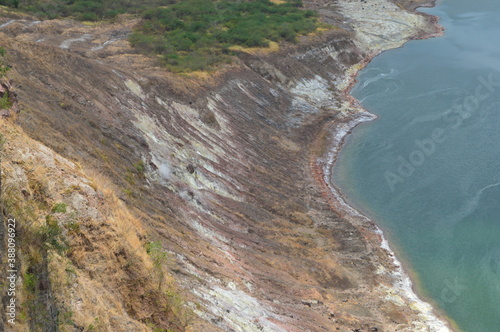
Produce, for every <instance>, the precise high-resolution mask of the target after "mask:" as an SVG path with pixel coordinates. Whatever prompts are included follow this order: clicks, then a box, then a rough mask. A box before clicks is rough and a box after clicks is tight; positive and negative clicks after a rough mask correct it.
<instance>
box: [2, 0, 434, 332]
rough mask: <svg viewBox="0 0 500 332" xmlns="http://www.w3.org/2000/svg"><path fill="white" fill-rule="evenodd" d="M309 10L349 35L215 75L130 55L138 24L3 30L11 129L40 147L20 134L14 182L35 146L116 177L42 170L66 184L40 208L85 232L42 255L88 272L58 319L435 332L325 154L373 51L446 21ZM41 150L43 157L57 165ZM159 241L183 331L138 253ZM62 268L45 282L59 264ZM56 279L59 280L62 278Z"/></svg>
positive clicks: (29, 24)
mask: <svg viewBox="0 0 500 332" xmlns="http://www.w3.org/2000/svg"><path fill="white" fill-rule="evenodd" d="M404 5H406V6H409V7H411V6H415V4H414V3H413V2H406V3H404ZM308 6H309V7H311V8H314V9H317V10H318V11H319V12H320V13H321V15H322V16H323V18H324V20H325V21H326V22H329V23H331V24H333V25H335V26H337V27H338V28H336V29H333V30H331V31H325V32H323V34H321V35H316V36H309V37H304V38H303V40H302V42H301V44H300V45H298V46H297V45H282V47H281V49H280V50H279V52H277V53H270V54H266V53H265V52H262V53H258V52H257V53H255V52H252V53H242V54H241V55H240V57H239V61H238V62H237V63H235V64H233V65H228V66H227V67H225V68H224V69H223V70H221V71H220V72H218V73H217V74H213V75H206V74H203V73H195V74H192V75H184V76H179V75H173V74H169V73H167V72H165V71H163V70H161V69H159V68H158V67H156V66H155V65H156V63H155V60H154V59H150V58H149V59H148V58H145V57H143V56H140V55H137V54H135V52H134V51H133V50H132V49H131V48H130V46H129V45H128V43H127V42H126V36H127V35H128V33H129V32H130V30H131V28H132V26H133V25H134V24H135V23H136V22H134V21H128V20H126V19H124V21H123V22H119V23H115V24H113V25H101V26H85V25H82V24H79V23H76V22H72V21H57V20H55V21H43V22H36V21H33V20H32V19H30V18H19V17H18V18H14V20H13V21H10V20H9V19H8V18H5V19H4V21H5V23H8V24H7V25H5V23H4V24H0V26H2V28H0V40H2V43H3V45H4V46H5V47H6V49H7V50H8V52H9V63H11V64H12V65H13V67H14V68H13V70H12V72H11V74H10V76H11V77H12V79H13V81H14V84H15V87H16V91H17V94H18V100H19V108H20V110H21V112H20V114H19V115H18V117H17V123H18V125H19V126H20V127H21V128H22V130H23V131H24V132H25V133H26V134H27V135H28V136H29V137H30V138H26V137H25V136H24V135H21V136H20V137H22V139H21V138H20V137H19V136H16V135H15V134H14V133H12V134H10V135H9V137H10V138H9V140H8V141H7V142H12V143H9V144H13V145H12V146H11V147H10V148H9V145H7V147H6V150H5V151H6V152H5V153H7V155H8V157H7V160H10V161H8V162H7V167H6V168H5V169H6V171H4V173H3V174H4V177H5V179H4V182H8V181H9V179H10V181H13V179H17V178H18V177H17V175H14V174H19V173H22V172H26V170H24V171H22V170H20V169H17V170H16V168H15V165H16V162H15V161H16V159H19V158H20V157H19V156H17V155H16V153H17V151H23V149H24V148H25V147H26V148H27V147H30V148H31V149H34V150H36V151H38V150H40V151H46V153H45V154H50V155H51V159H49V160H56V159H58V158H64V160H65V161H64V163H65V164H67V163H69V164H67V165H73V164H71V163H73V162H76V163H79V164H81V165H82V167H83V169H88V168H92V169H95V170H97V171H98V172H100V173H102V174H104V176H105V177H106V178H109V179H110V181H111V182H112V183H113V184H112V185H111V184H110V185H109V186H106V188H107V189H106V190H104V189H102V188H100V183H99V181H98V180H94V183H95V187H96V188H92V186H90V185H89V184H88V183H87V186H85V183H86V182H85V181H86V180H85V178H86V176H85V175H83V174H82V173H81V171H79V170H78V167H76V166H74V167H73V166H64V167H63V168H64V169H65V172H69V173H70V174H74V175H76V179H79V180H78V182H77V183H73V182H72V181H73V180H71V181H70V179H71V176H69V177H66V176H62V175H61V174H60V172H59V171H57V172H56V171H55V170H54V171H47V170H41V171H39V172H40V173H42V174H51V175H52V176H54V179H59V183H58V184H57V185H56V184H51V185H49V186H48V187H49V188H50V190H49V194H48V195H49V197H48V198H47V201H48V203H46V204H47V207H46V208H45V210H43V211H42V212H40V213H39V215H44V214H51V212H50V211H51V210H50V208H52V204H57V203H58V202H62V203H64V204H66V205H67V206H68V209H69V211H73V210H74V211H77V212H78V213H77V217H76V218H77V219H78V223H79V224H80V225H81V226H80V231H79V234H78V236H72V235H71V234H69V233H68V235H66V237H67V241H68V242H69V244H68V245H69V247H70V248H74V249H72V250H71V249H70V253H61V254H60V255H59V256H58V257H57V258H54V259H53V260H50V259H49V260H48V261H49V262H59V260H62V261H63V262H67V264H71V265H73V266H74V269H75V271H76V275H77V276H78V278H80V280H78V281H77V282H73V284H72V285H68V284H66V285H64V283H63V285H59V286H60V287H62V288H63V289H65V291H63V290H61V291H59V292H58V294H59V295H58V296H56V297H58V298H56V299H54V300H53V301H51V302H50V305H53V306H54V307H56V308H57V311H59V317H62V313H64V312H74V313H75V314H74V316H73V317H72V318H71V320H72V321H71V323H73V324H67V322H66V323H65V324H61V325H66V327H65V328H71V326H73V328H74V329H77V328H79V327H82V328H87V329H88V326H89V325H88V324H93V325H97V323H95V322H94V323H92V322H89V319H90V318H92V319H94V320H95V318H96V317H97V318H98V319H97V321H98V323H99V324H100V325H99V326H100V327H99V328H100V329H102V330H108V331H141V330H143V329H149V328H151V326H152V324H153V325H155V326H158V327H161V328H165V329H166V328H174V329H177V330H183V329H186V328H187V329H191V330H193V331H200V330H202V329H205V330H208V331H217V330H224V331H335V330H340V331H351V330H353V329H360V330H365V331H368V330H370V329H371V330H372V331H377V330H378V331H419V330H422V331H426V330H428V324H429V320H432V319H433V318H432V317H431V314H430V313H429V312H428V310H429V309H428V308H426V307H425V308H422V307H419V306H416V305H413V306H411V305H410V302H411V300H410V299H408V298H405V297H404V296H403V295H401V294H399V293H397V292H396V291H395V290H394V289H392V284H393V282H394V279H393V277H392V275H391V274H390V273H388V272H387V271H390V270H391V269H392V268H393V266H392V260H391V257H390V254H389V253H388V252H387V251H385V250H384V249H382V248H381V247H380V238H379V236H378V235H377V234H376V233H374V227H373V225H369V224H366V225H365V224H355V223H353V222H350V221H348V220H346V219H343V218H341V217H340V216H339V214H338V213H337V212H335V211H334V208H335V205H334V204H333V203H332V201H333V198H332V196H331V193H330V192H329V188H328V187H327V186H326V185H325V183H324V181H323V178H322V173H323V169H322V162H323V160H324V158H322V157H325V158H326V156H327V155H328V152H329V144H330V143H331V139H332V138H331V137H330V134H329V133H330V131H329V129H328V128H330V127H329V126H331V125H332V124H339V123H342V122H345V121H348V119H349V115H350V114H351V113H352V112H355V105H354V104H352V103H351V102H350V101H349V100H348V99H346V96H345V93H346V89H347V88H348V86H349V84H350V83H351V82H352V77H353V75H354V74H355V72H356V71H357V70H358V69H359V68H361V67H362V65H363V63H365V62H366V61H368V60H369V59H370V57H371V56H373V55H374V54H376V53H378V52H380V51H382V50H384V49H387V48H391V47H397V46H400V45H401V44H402V43H403V42H404V41H405V39H407V38H411V37H415V36H418V35H419V34H420V35H426V34H429V33H432V32H433V31H434V27H433V26H432V24H430V23H431V20H430V19H429V18H427V17H424V16H422V15H416V14H411V13H410V12H407V11H406V10H404V9H402V8H401V7H400V6H396V5H394V4H392V3H390V2H388V1H385V0H384V1H382V0H377V1H370V2H369V3H368V4H367V3H362V2H361V3H360V2H359V1H356V2H354V1H352V2H351V1H338V2H335V3H321V2H315V3H310V4H308ZM9 22H10V23H9ZM374 30H380V31H381V33H380V35H379V34H373V33H372V32H373V31H374ZM6 126H7V125H6ZM8 126H11V125H8ZM5 128H10V127H5ZM5 130H8V129H5ZM9 130H13V129H9ZM19 130H20V129H19ZM31 139H34V140H36V141H38V142H39V143H38V142H35V141H32V140H31ZM16 144H17V145H16ZM31 155H32V157H30V158H31V159H30V158H28V157H26V158H27V159H26V160H29V162H31V163H34V161H35V160H45V159H44V157H43V156H42V155H38V154H36V153H35V152H33V153H31ZM61 156H62V157H61ZM318 157H320V158H319V159H318ZM60 160H63V159H60ZM67 160H71V162H70V161H67ZM318 160H319V162H318ZM26 162H28V161H26ZM40 164H41V165H43V166H41V167H48V166H47V164H50V162H49V161H47V162H42V163H40ZM4 167H5V166H4ZM29 167H33V166H29ZM70 169H71V171H69V170H70ZM54 172H55V173H54ZM79 172H80V173H79ZM60 180H63V181H60ZM53 181H55V180H53ZM75 181H77V180H75ZM87 181H90V180H87ZM14 182H15V181H14ZM49 182H50V181H49ZM72 186H78V187H79V188H85V189H76V187H74V188H75V191H77V192H80V190H87V191H88V192H87V194H86V195H84V196H85V198H86V201H84V200H83V199H82V198H74V197H73V194H68V195H67V196H64V195H62V194H61V192H65V190H70V189H71V188H73V187H72ZM88 187H90V189H89V188H88ZM108 187H109V188H108ZM18 188H22V186H21V185H20V186H19V187H18ZM19 190H20V191H19V192H21V193H22V189H19ZM28 192H29V191H28ZM106 192H107V195H108V196H106ZM99 193H103V194H102V195H103V196H102V197H101V198H100V201H99V197H100V194H99ZM45 194H46V193H45V192H44V195H45ZM75 195H76V194H75ZM19 197H20V196H19ZM75 197H76V196H75ZM106 197H107V198H106ZM106 199H107V201H106ZM75 200H76V201H75ZM108 202H109V203H108ZM78 204H80V205H78ZM92 204H94V206H92ZM110 206H111V207H112V208H111V209H110ZM79 207H80V208H81V209H83V210H81V209H80V210H79V209H78V208H79ZM90 207H93V208H94V209H95V211H94V210H93V211H94V212H93V213H94V214H92V215H88V210H89V209H90ZM85 211H87V212H85ZM11 213H12V212H11ZM85 213H87V214H85ZM122 213H124V214H125V215H122ZM105 220H115V223H114V224H113V223H111V222H104V221H105ZM65 222H66V221H65V220H64V218H62V219H57V225H59V226H62V225H64V224H65ZM70 229H71V227H70ZM130 229H134V231H132V232H131V234H132V235H127V234H130ZM68 232H69V231H68ZM128 237H130V238H128ZM158 242H160V243H161V247H162V248H165V250H166V251H167V252H168V259H167V258H165V262H164V263H165V264H161V266H162V269H163V268H164V269H165V270H166V271H168V274H170V275H172V278H173V279H174V280H175V282H176V283H177V285H178V286H179V287H180V288H181V289H184V290H185V293H184V295H183V297H184V299H185V301H186V307H189V308H191V311H192V312H193V314H192V315H188V313H187V311H186V313H174V314H176V317H175V319H176V320H177V321H178V322H180V323H179V324H180V325H178V326H169V323H168V320H169V318H172V317H173V316H170V317H169V314H168V310H164V311H163V312H160V310H159V308H167V309H168V308H170V307H171V306H172V296H170V297H169V296H168V295H169V294H170V295H172V294H173V293H174V292H173V291H172V289H174V290H175V289H176V287H175V286H172V285H171V284H172V282H171V281H170V282H168V281H167V282H166V283H168V284H170V285H169V286H168V287H167V288H161V287H159V289H160V291H157V292H156V293H154V290H155V287H153V286H154V285H155V284H156V282H158V279H155V278H158V276H154V275H153V274H154V273H153V272H154V271H157V272H158V273H159V274H160V277H161V278H163V277H165V275H164V274H163V273H160V270H161V271H163V270H162V269H156V270H155V256H154V255H153V256H152V255H149V256H148V255H147V254H145V252H144V251H145V250H146V249H147V248H148V245H150V244H151V243H158ZM134 248H135V249H134ZM144 248H146V249H144ZM51 251H53V250H52V249H51V250H49V252H51ZM136 251H138V252H140V253H141V254H140V255H139V254H136ZM148 251H149V252H150V253H151V250H148ZM160 251H161V250H160ZM161 252H163V251H161ZM133 253H135V254H133ZM135 256H139V258H138V257H135ZM161 257H167V256H161ZM156 258H158V256H156ZM45 261H47V259H46V260H45ZM157 261H158V260H156V262H157ZM148 262H149V263H148ZM50 264H52V263H49V264H48V266H47V267H46V269H47V270H48V271H49V272H48V273H49V274H50V273H51V272H50V271H57V269H56V267H54V266H53V265H50ZM61 264H63V263H56V265H59V266H61ZM64 264H66V263H64ZM40 271H41V270H40ZM152 271H153V272H152ZM381 271H382V272H381ZM383 271H386V272H383ZM42 272H43V271H42ZM54 273H55V272H54ZM53 275H54V276H57V274H53ZM54 278H55V279H54V280H52V281H51V285H56V284H61V279H60V277H54ZM68 278H74V277H68ZM169 289H170V291H169ZM112 294H113V295H115V294H117V295H118V296H117V297H113V296H112ZM165 294H166V295H165ZM175 297H177V295H176V296H175ZM95 301H97V302H95ZM179 301H180V300H179ZM95 303H99V305H97V304H95ZM47 305H49V304H47ZM169 306H170V307H169ZM106 307H108V308H113V309H112V310H111V309H106ZM80 309H82V310H81V312H82V316H81V317H80V316H77V315H76V312H77V311H78V310H80ZM171 311H172V310H171ZM78 312H79V311H78ZM184 314H185V315H186V317H184V316H183V315H184ZM187 316H189V317H187ZM188 318H189V319H188ZM54 319H55V318H52V321H54ZM48 320H49V321H50V320H51V319H48ZM31 322H32V327H33V328H35V327H36V326H34V325H36V324H38V323H37V322H36V321H34V320H33V319H32V320H31ZM116 322H120V324H121V325H117V323H116ZM148 323H150V326H149V327H148V326H147V324H148ZM49 325H50V324H49ZM49 325H47V326H49ZM56 325H57V324H56ZM56 328H57V327H55V326H53V330H56ZM70 330H71V329H70Z"/></svg>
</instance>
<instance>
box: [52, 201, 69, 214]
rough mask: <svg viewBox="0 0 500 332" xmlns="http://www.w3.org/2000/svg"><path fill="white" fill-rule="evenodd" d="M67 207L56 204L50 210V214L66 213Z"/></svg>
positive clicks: (62, 204) (63, 204)
mask: <svg viewBox="0 0 500 332" xmlns="http://www.w3.org/2000/svg"><path fill="white" fill-rule="evenodd" d="M66 208H67V205H66V204H65V203H57V204H56V205H54V207H53V208H52V213H66Z"/></svg>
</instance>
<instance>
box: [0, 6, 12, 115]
mask: <svg viewBox="0 0 500 332" xmlns="http://www.w3.org/2000/svg"><path fill="white" fill-rule="evenodd" d="M0 1H1V0H0ZM5 54H6V52H5V49H4V48H3V47H0V78H2V77H5V76H7V72H8V71H9V70H10V67H8V66H6V65H5V62H4V57H5ZM11 106H12V102H11V101H10V98H9V92H8V91H7V92H5V93H4V94H3V96H2V97H1V98H0V110H3V109H8V108H10V107H11Z"/></svg>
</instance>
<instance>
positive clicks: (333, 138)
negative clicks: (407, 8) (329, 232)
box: [316, 1, 452, 332]
mask: <svg viewBox="0 0 500 332" xmlns="http://www.w3.org/2000/svg"><path fill="white" fill-rule="evenodd" d="M381 3H382V2H379V6H385V5H383V4H381ZM345 4H346V6H344V7H343V8H344V9H345V8H347V9H345V10H344V12H343V14H344V15H345V16H347V17H353V18H354V19H356V18H358V19H360V22H361V23H360V24H359V25H358V26H356V24H354V25H355V30H356V32H357V34H358V35H361V36H360V37H359V40H360V42H359V44H361V45H363V44H364V45H363V46H365V47H366V46H367V48H368V51H369V52H368V53H369V56H368V57H367V59H366V60H365V61H364V62H362V63H361V64H357V65H356V66H354V67H353V68H351V69H350V70H348V75H347V77H346V78H345V80H344V82H343V83H344V86H343V88H342V93H343V95H344V99H345V101H346V104H344V107H345V108H346V109H348V110H349V111H348V114H347V115H346V117H345V118H344V119H343V121H342V122H340V123H339V122H338V121H336V122H335V123H332V124H328V125H327V128H325V130H327V131H328V134H327V135H328V137H329V142H330V149H329V152H328V154H327V155H326V156H325V157H324V158H322V159H321V160H319V162H318V163H317V165H316V166H319V165H320V168H321V169H319V172H320V175H319V176H320V177H321V181H322V182H323V184H324V185H325V186H326V187H327V188H328V190H329V192H330V194H331V199H330V201H331V204H332V206H333V208H334V209H335V210H336V212H337V213H339V214H340V215H341V216H342V217H344V218H346V219H348V220H349V221H351V222H352V223H353V224H355V225H357V226H360V225H363V227H366V226H368V228H369V229H370V230H371V231H372V232H374V233H375V234H376V235H377V237H376V238H377V244H376V245H379V246H380V247H382V248H383V249H384V250H385V251H386V253H387V255H388V258H389V261H390V262H391V264H392V267H391V268H390V272H389V273H390V274H391V279H392V281H393V282H392V287H393V288H392V289H390V288H388V289H387V294H388V297H391V296H398V297H401V298H403V299H404V301H405V302H406V303H407V304H408V305H409V306H410V307H411V308H412V309H414V310H415V311H417V312H418V316H419V318H420V320H419V322H418V323H421V324H422V325H420V324H418V325H419V327H418V328H417V329H415V330H414V331H421V330H422V331H439V332H445V331H451V330H452V328H451V327H450V326H451V324H450V323H449V322H448V321H447V320H446V318H444V317H442V316H441V315H440V314H438V313H437V312H436V310H435V309H434V308H433V307H432V306H431V305H430V304H429V303H427V302H425V301H423V300H422V299H420V298H419V297H418V295H417V294H416V293H415V290H414V287H413V283H412V281H411V279H410V277H409V275H408V274H407V273H406V272H405V271H404V269H403V265H402V263H401V262H400V261H399V260H398V258H397V257H396V256H395V254H394V252H393V251H392V249H391V248H390V245H389V243H388V241H387V240H386V238H385V237H384V234H383V232H382V230H381V229H380V228H379V227H378V226H377V225H376V224H375V222H374V221H373V220H371V219H369V218H368V217H366V216H365V215H363V214H362V213H361V212H359V211H358V210H356V209H355V208H353V207H352V206H350V205H349V204H348V203H347V202H346V199H345V197H344V196H343V194H342V191H341V190H340V189H339V188H338V187H336V186H335V184H334V183H333V176H334V167H335V163H336V161H337V158H338V155H339V153H340V151H341V149H342V147H343V145H344V143H345V141H346V138H347V136H348V135H349V134H350V133H351V132H352V130H353V129H354V128H355V127H356V126H357V125H359V124H361V123H364V122H368V121H373V120H375V119H377V116H376V115H374V114H371V113H370V112H368V111H367V110H366V109H364V108H363V107H362V106H361V105H360V103H359V102H358V101H357V100H356V99H355V98H353V97H352V96H351V95H350V92H351V89H352V88H353V86H354V85H355V84H356V83H357V79H356V78H357V75H358V73H359V71H360V70H361V69H363V68H364V67H365V66H366V65H367V64H368V63H369V62H370V61H371V60H372V59H373V58H374V57H375V56H377V55H379V54H380V53H382V52H383V51H386V50H389V49H393V48H397V47H401V46H402V45H403V44H404V43H406V42H407V41H409V40H412V39H427V38H433V37H438V36H441V35H442V34H443V28H442V27H441V26H440V25H439V24H438V21H439V18H438V17H435V16H431V15H427V14H422V13H418V16H421V17H425V18H426V19H427V20H428V22H429V23H430V25H431V29H430V30H427V31H423V30H420V31H419V30H418V29H416V31H414V32H416V33H414V34H413V35H406V36H405V35H404V34H403V35H402V36H401V38H399V40H392V41H390V42H388V43H386V44H385V45H380V44H377V43H373V42H372V41H371V40H369V38H368V37H367V35H368V36H369V35H370V34H369V33H366V31H369V30H370V29H372V28H373V27H374V25H373V24H368V26H365V25H364V24H363V21H364V20H366V21H364V22H367V21H370V20H371V18H370V14H365V13H363V14H360V13H359V12H350V11H349V6H350V5H351V4H353V3H352V2H346V3H345ZM434 4H435V2H434V1H429V2H425V3H420V4H413V5H412V6H411V8H412V9H416V8H418V7H433V6H434ZM374 7H377V5H376V4H375V5H374ZM341 8H342V6H341ZM384 8H385V7H384ZM375 13H376V8H375V10H374V11H373V12H372V14H373V15H375ZM350 15H352V16H350ZM412 25H415V23H414V22H413V23H412ZM391 32H392V31H389V33H391ZM318 164H319V165H318ZM316 169H318V168H317V167H316Z"/></svg>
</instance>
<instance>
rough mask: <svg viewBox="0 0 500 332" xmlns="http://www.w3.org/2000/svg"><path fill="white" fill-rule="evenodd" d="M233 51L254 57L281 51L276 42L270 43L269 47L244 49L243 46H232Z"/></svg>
mask: <svg viewBox="0 0 500 332" xmlns="http://www.w3.org/2000/svg"><path fill="white" fill-rule="evenodd" d="M229 49H230V50H231V51H235V52H245V53H248V54H253V55H263V54H270V53H275V52H278V51H279V50H280V45H279V44H278V43H276V42H273V41H272V42H269V47H243V46H231V47H229Z"/></svg>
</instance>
